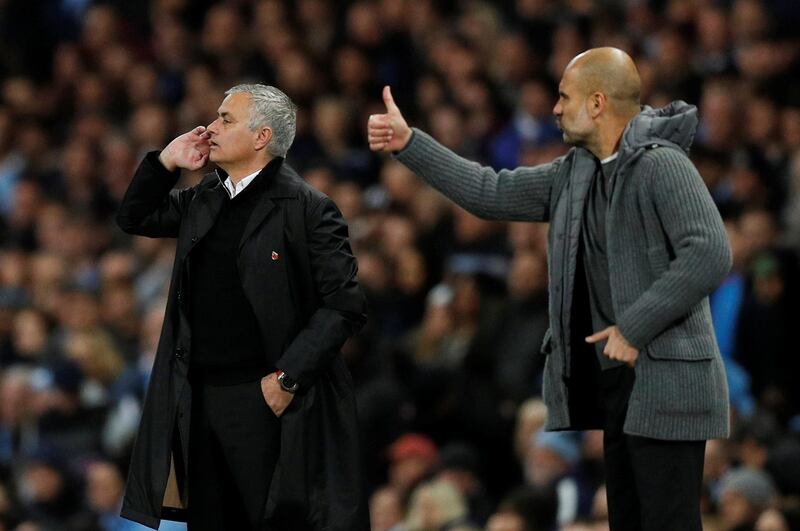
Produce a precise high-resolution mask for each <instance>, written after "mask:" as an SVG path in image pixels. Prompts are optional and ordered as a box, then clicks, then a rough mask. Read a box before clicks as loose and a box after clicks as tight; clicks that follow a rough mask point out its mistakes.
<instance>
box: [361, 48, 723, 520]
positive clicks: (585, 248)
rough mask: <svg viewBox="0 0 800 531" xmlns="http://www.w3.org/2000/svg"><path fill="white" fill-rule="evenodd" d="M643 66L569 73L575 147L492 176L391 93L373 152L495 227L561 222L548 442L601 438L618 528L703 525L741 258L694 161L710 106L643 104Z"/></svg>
mask: <svg viewBox="0 0 800 531" xmlns="http://www.w3.org/2000/svg"><path fill="white" fill-rule="evenodd" d="M639 91H640V80H639V74H638V72H637V69H636V66H635V65H634V63H633V60H632V59H631V58H630V57H629V56H628V55H627V54H626V53H624V52H622V51H621V50H617V49H614V48H597V49H592V50H589V51H587V52H584V53H582V54H580V55H578V56H577V57H575V58H574V59H573V60H572V61H571V62H570V63H569V65H567V67H566V69H565V70H564V74H563V77H562V79H561V83H560V85H559V99H558V103H557V104H556V106H555V107H554V109H553V113H554V114H555V116H556V118H557V120H558V123H559V127H560V128H561V130H562V131H563V136H564V140H565V142H567V143H569V144H571V145H573V146H574V147H573V148H572V149H571V150H570V151H569V152H568V153H567V154H566V155H564V156H563V157H560V158H558V159H556V160H554V161H553V162H551V163H548V164H542V165H540V166H535V167H522V168H517V169H514V170H502V171H500V172H495V171H494V170H492V169H491V168H487V167H484V166H481V165H479V164H477V163H474V162H470V161H467V160H465V159H463V158H461V157H459V156H458V155H456V154H454V153H453V152H451V151H449V150H448V149H446V148H444V147H443V146H441V145H440V144H438V143H437V142H436V141H435V140H433V139H432V138H431V137H430V136H428V135H427V134H425V133H424V132H422V131H420V130H418V129H411V128H409V126H408V125H407V123H406V121H405V120H404V118H403V116H402V114H401V113H400V110H399V109H398V107H397V105H395V103H394V100H393V99H392V96H391V92H390V90H389V88H388V87H386V88H384V93H383V97H384V102H385V104H386V111H387V112H386V113H385V114H379V115H373V116H371V117H370V119H369V124H368V135H369V144H370V148H371V149H372V150H374V151H385V152H392V153H394V155H395V157H396V158H397V160H399V161H400V162H402V163H403V164H405V165H406V166H408V167H409V168H411V169H412V170H413V171H414V172H416V173H417V174H418V175H420V176H421V177H422V178H423V179H424V180H425V181H427V182H428V183H430V184H431V185H432V186H433V187H435V188H436V189H438V190H439V191H441V192H442V193H443V194H445V195H446V196H448V197H449V198H451V199H452V200H453V201H455V202H456V203H458V204H459V205H461V206H462V207H464V208H465V209H467V210H468V211H470V212H472V213H473V214H475V215H477V216H480V217H482V218H487V219H498V220H507V221H549V222H550V227H549V235H548V242H549V253H548V254H549V277H550V278H549V289H550V327H551V333H550V334H548V335H547V336H546V338H545V344H544V345H543V347H542V350H543V352H544V353H545V354H546V355H547V358H546V364H545V381H544V399H545V402H546V403H547V407H548V418H547V424H546V427H547V428H548V429H550V430H573V429H597V428H601V429H603V430H604V443H605V460H606V471H607V472H606V481H607V491H608V502H609V519H610V523H611V529H613V530H615V531H617V530H646V531H651V530H664V531H676V530H681V531H691V530H697V531H700V529H701V521H700V510H699V499H700V491H701V482H702V471H703V454H704V448H705V441H706V440H707V439H711V438H718V437H726V436H727V435H728V429H729V424H728V422H729V421H728V394H727V383H726V380H725V371H724V368H723V365H722V360H721V358H720V353H719V348H718V347H717V343H716V339H715V337H714V332H713V328H712V325H711V315H710V311H709V305H708V294H709V293H711V291H712V290H714V289H715V288H716V287H717V286H718V285H719V284H720V282H721V281H722V280H723V279H724V278H725V276H726V274H727V273H728V270H729V269H730V266H731V252H730V247H729V244H728V240H727V237H726V234H725V230H724V228H723V225H722V220H721V219H720V216H719V213H718V211H717V209H716V207H715V205H714V203H713V202H712V200H711V197H710V195H709V193H708V191H707V189H706V187H705V185H704V183H703V181H702V179H701V178H700V175H699V174H698V172H697V170H696V169H695V167H694V166H693V165H692V163H691V161H690V160H689V159H688V157H687V151H688V149H689V146H690V145H691V142H692V139H693V137H694V132H695V129H696V127H697V109H696V108H695V107H694V106H691V105H688V104H686V103H684V102H681V101H677V102H673V103H671V104H670V105H668V106H666V107H664V108H662V109H651V108H648V107H644V108H642V107H641V105H640V102H639Z"/></svg>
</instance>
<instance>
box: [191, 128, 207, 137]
mask: <svg viewBox="0 0 800 531" xmlns="http://www.w3.org/2000/svg"><path fill="white" fill-rule="evenodd" d="M205 132H206V127H205V126H204V125H198V126H197V127H195V128H194V129H192V133H193V134H195V135H198V136H199V135H202V134H203V133H205Z"/></svg>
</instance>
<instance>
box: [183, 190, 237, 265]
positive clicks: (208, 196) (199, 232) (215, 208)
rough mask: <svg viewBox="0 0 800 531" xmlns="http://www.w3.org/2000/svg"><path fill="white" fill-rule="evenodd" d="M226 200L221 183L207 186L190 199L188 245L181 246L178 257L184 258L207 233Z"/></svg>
mask: <svg viewBox="0 0 800 531" xmlns="http://www.w3.org/2000/svg"><path fill="white" fill-rule="evenodd" d="M226 200H227V197H226V192H225V189H224V188H223V186H222V184H221V183H217V184H214V185H213V186H210V187H209V188H206V189H204V190H203V191H202V192H200V194H199V195H198V196H197V197H196V198H195V200H194V201H192V207H191V209H190V214H189V220H188V221H189V234H188V235H187V237H188V238H189V241H188V245H186V246H184V247H183V252H182V253H181V256H180V259H181V260H184V259H185V258H186V256H188V254H189V252H190V251H191V250H192V248H194V246H195V245H197V244H198V243H199V242H200V240H202V239H203V236H205V235H206V234H208V231H209V230H211V227H213V226H214V223H216V221H217V216H219V213H220V211H221V210H222V205H223V204H224V203H225V201H226Z"/></svg>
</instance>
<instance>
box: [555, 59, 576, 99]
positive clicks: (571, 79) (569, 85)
mask: <svg viewBox="0 0 800 531" xmlns="http://www.w3.org/2000/svg"><path fill="white" fill-rule="evenodd" d="M580 77H581V76H580V68H578V67H577V66H575V65H574V64H573V63H570V64H569V65H567V67H566V68H565V69H564V74H563V75H562V76H561V82H559V84H558V90H559V91H561V92H575V90H576V89H578V88H580V81H581V79H580Z"/></svg>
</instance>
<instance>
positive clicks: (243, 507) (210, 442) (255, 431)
mask: <svg viewBox="0 0 800 531" xmlns="http://www.w3.org/2000/svg"><path fill="white" fill-rule="evenodd" d="M190 380H191V384H192V417H191V424H190V435H189V466H188V474H189V485H188V498H189V501H188V512H187V515H188V529H189V531H223V530H232V529H236V530H254V531H255V530H258V531H266V530H269V531H272V529H273V528H272V527H267V526H266V525H265V523H264V522H263V520H262V518H263V512H264V506H265V503H266V499H267V493H268V491H269V486H270V483H271V481H272V474H273V472H274V470H275V463H276V462H277V458H278V455H279V453H280V420H279V419H278V418H277V417H276V416H275V414H274V413H273V412H272V410H271V409H270V407H269V406H268V405H267V403H266V401H265V400H264V396H263V394H262V392H261V382H260V378H258V379H256V380H252V381H249V382H245V383H238V384H234V385H210V384H209V383H207V382H204V381H203V380H202V377H200V376H196V375H192V377H191V378H190Z"/></svg>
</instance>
